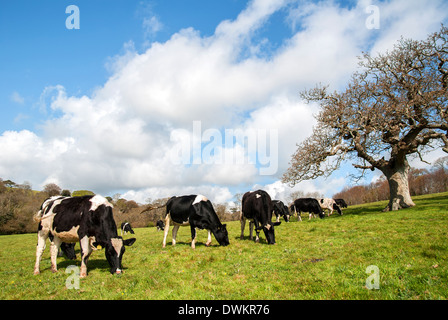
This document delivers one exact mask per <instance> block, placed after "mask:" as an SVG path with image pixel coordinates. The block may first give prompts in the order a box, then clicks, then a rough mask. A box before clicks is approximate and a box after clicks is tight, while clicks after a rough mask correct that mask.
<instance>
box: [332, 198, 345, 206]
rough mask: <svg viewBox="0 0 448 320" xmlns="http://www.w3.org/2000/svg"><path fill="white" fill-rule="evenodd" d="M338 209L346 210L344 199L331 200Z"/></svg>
mask: <svg viewBox="0 0 448 320" xmlns="http://www.w3.org/2000/svg"><path fill="white" fill-rule="evenodd" d="M333 200H334V201H335V202H336V204H337V205H338V206H339V207H340V208H347V207H348V205H347V202H345V200H344V199H333Z"/></svg>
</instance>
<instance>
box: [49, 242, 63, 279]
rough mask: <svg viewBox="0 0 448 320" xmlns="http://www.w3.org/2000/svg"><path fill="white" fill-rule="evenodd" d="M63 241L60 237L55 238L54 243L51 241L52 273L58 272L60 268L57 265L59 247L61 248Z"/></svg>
mask: <svg viewBox="0 0 448 320" xmlns="http://www.w3.org/2000/svg"><path fill="white" fill-rule="evenodd" d="M61 243H62V240H61V239H60V238H59V237H54V238H53V241H51V246H50V257H51V271H52V272H58V266H57V263H56V259H57V257H58V251H59V247H60V246H61Z"/></svg>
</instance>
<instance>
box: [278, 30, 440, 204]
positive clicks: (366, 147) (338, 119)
mask: <svg viewBox="0 0 448 320" xmlns="http://www.w3.org/2000/svg"><path fill="white" fill-rule="evenodd" d="M447 40H448V29H447V28H446V27H444V26H442V27H441V30H440V31H438V32H436V33H434V34H431V35H429V36H428V38H427V39H426V40H423V41H416V40H412V39H401V40H400V41H398V43H397V44H396V45H395V46H394V49H393V50H391V51H388V52H386V53H384V54H379V55H378V56H375V57H373V56H372V55H371V54H369V53H364V54H363V56H362V57H360V62H359V66H360V68H359V71H357V72H355V73H354V74H353V75H352V77H351V80H350V82H349V83H348V84H347V86H346V89H345V90H344V91H342V92H333V93H329V92H328V86H322V85H318V86H316V87H315V88H313V89H310V90H305V91H303V92H302V93H301V96H302V98H304V99H305V100H306V101H307V102H311V101H315V102H318V103H319V104H320V107H321V110H320V112H319V114H318V115H317V117H316V119H317V126H316V127H315V128H314V130H313V134H312V135H311V136H310V137H308V138H307V139H306V140H305V141H303V142H302V143H301V144H300V145H298V149H297V151H296V152H295V153H294V155H293V156H292V160H291V163H290V164H291V166H290V168H289V169H288V170H287V171H286V172H285V174H284V175H283V181H284V182H289V183H290V184H292V185H294V184H296V183H298V182H299V181H302V180H308V179H314V178H317V177H319V176H329V175H330V174H331V173H332V172H334V171H335V170H337V169H339V168H340V165H341V163H342V162H343V161H345V160H351V161H352V163H353V166H354V167H355V168H357V169H360V170H361V172H360V173H361V175H363V174H364V171H365V170H375V169H378V170H380V171H381V172H382V173H383V174H384V175H385V176H386V178H387V180H388V182H389V188H390V202H389V205H388V207H387V208H386V209H388V210H395V209H399V208H403V207H409V206H413V205H414V203H413V202H412V199H411V197H410V195H409V188H408V182H407V174H408V171H409V164H408V159H407V156H408V155H412V154H414V155H417V156H419V157H420V159H422V160H423V155H424V153H425V152H426V151H428V150H432V149H434V148H442V149H443V151H445V152H447V153H448V109H447V108H448V103H447V100H448V95H447V87H448V63H447V59H448V42H447Z"/></svg>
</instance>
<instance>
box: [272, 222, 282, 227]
mask: <svg viewBox="0 0 448 320" xmlns="http://www.w3.org/2000/svg"><path fill="white" fill-rule="evenodd" d="M280 223H282V222H281V221H279V222H274V223H273V224H272V225H273V226H274V227H275V226H279V225H280Z"/></svg>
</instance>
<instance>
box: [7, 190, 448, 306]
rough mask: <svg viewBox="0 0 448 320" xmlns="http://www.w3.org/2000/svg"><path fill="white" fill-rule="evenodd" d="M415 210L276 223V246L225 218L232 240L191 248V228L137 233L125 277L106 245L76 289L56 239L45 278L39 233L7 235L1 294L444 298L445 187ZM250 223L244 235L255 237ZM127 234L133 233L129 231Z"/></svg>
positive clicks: (362, 210)
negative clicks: (374, 270)
mask: <svg viewBox="0 0 448 320" xmlns="http://www.w3.org/2000/svg"><path fill="white" fill-rule="evenodd" d="M414 201H415V203H416V204H417V206H416V207H415V208H412V209H407V210H400V211H398V212H387V213H383V212H381V209H382V208H384V207H385V205H386V202H379V203H373V204H368V205H361V206H353V207H349V208H347V209H345V211H344V215H343V216H339V215H337V214H333V216H331V217H329V218H328V217H327V218H325V219H323V220H320V219H314V220H311V221H308V220H307V219H308V218H307V216H305V215H303V218H304V221H303V222H297V218H293V219H292V220H293V221H292V222H290V223H285V222H282V224H281V225H280V226H278V227H276V229H275V230H276V240H277V245H274V246H271V245H267V244H266V242H265V238H264V234H263V233H261V235H262V237H261V238H262V241H261V243H258V244H257V243H254V242H253V241H250V240H249V239H248V237H246V239H244V240H240V238H239V236H240V224H239V222H230V223H228V224H227V228H228V230H229V239H230V245H229V246H227V247H220V246H217V242H216V240H215V239H214V238H213V243H212V246H211V247H205V245H204V243H205V241H206V237H207V232H206V231H199V232H198V233H199V243H198V244H197V245H196V249H195V250H192V249H191V248H190V240H191V239H190V228H189V227H181V228H180V229H179V233H178V235H177V245H176V246H175V247H172V246H171V230H170V234H169V236H168V244H167V247H166V248H165V249H162V246H161V243H162V238H163V232H157V231H156V229H155V228H140V229H135V232H136V234H135V237H136V238H137V242H136V243H135V244H134V245H133V246H132V247H128V248H127V249H126V253H125V254H124V258H123V266H124V270H125V273H124V274H123V275H120V276H113V275H111V274H110V273H109V265H108V263H107V261H106V259H105V257H104V251H103V250H101V251H96V252H94V253H93V254H92V256H91V257H90V260H89V265H88V268H89V275H88V277H87V278H86V279H81V281H80V288H79V289H72V290H69V289H67V288H66V280H67V278H68V277H69V276H71V274H68V273H65V271H66V268H67V267H68V266H70V265H73V264H75V265H77V266H80V258H79V255H80V254H79V244H78V245H77V246H76V252H77V258H78V259H77V260H76V261H71V260H67V259H65V258H58V268H59V272H58V273H55V274H53V273H52V272H51V271H50V253H49V243H48V242H47V248H46V250H45V253H44V256H43V259H42V263H41V274H40V275H38V276H33V266H34V262H35V246H36V242H37V235H36V234H23V235H8V236H0V286H1V288H2V289H1V291H0V299H206V300H207V299H213V300H215V299H236V300H238V299H285V300H289V299H447V298H448V193H441V194H435V195H428V196H420V197H415V198H414ZM248 234H249V232H248V224H247V225H246V232H245V235H247V236H248ZM126 237H130V236H129V235H127V236H126ZM370 265H375V266H377V267H378V270H379V289H372V290H369V289H368V288H367V287H366V279H367V278H368V277H369V274H367V273H366V268H367V267H368V266H370Z"/></svg>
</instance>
